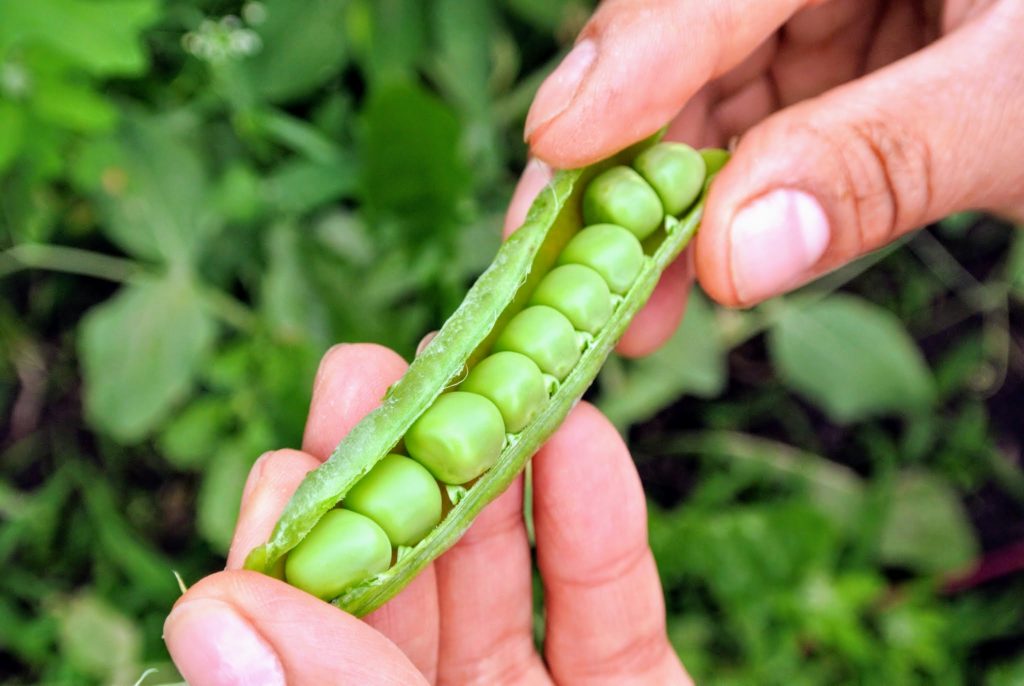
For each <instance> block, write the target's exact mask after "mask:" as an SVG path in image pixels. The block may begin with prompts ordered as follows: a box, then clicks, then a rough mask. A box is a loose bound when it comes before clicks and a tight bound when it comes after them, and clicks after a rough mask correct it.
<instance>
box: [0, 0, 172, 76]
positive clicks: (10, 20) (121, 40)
mask: <svg viewBox="0 0 1024 686" xmlns="http://www.w3.org/2000/svg"><path fill="white" fill-rule="evenodd" d="M158 16H159V4H158V3H157V2H156V0H46V1H45V2H43V1H42V0H6V1H5V2H0V54H3V53H4V52H5V51H6V50H7V49H8V48H9V47H10V46H12V45H14V44H22V45H26V44H28V45H31V44H36V45H43V46H46V47H47V48H48V49H50V50H52V51H53V52H55V53H57V54H59V55H61V56H62V57H63V58H64V59H66V60H68V61H69V62H70V63H72V64H74V65H76V66H78V67H79V68H81V69H84V70H86V71H88V72H89V73H91V74H93V75H96V76H109V75H129V74H138V73H139V72H141V71H142V70H143V69H144V68H145V66H146V64H147V56H146V52H145V50H144V49H143V43H142V40H141V33H142V30H143V29H144V28H146V27H147V26H149V25H150V24H152V23H153V22H154V21H155V20H156V19H157V17H158Z"/></svg>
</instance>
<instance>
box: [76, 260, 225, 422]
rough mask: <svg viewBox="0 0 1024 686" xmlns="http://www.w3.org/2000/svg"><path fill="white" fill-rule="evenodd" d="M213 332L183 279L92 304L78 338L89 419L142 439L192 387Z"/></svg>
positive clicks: (130, 289) (138, 286) (133, 288)
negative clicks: (98, 303) (93, 306)
mask: <svg viewBox="0 0 1024 686" xmlns="http://www.w3.org/2000/svg"><path fill="white" fill-rule="evenodd" d="M215 334H216V326H215V325H214V322H213V321H212V319H211V318H210V315H209V314H208V313H207V312H206V310H205V309H204V305H203V302H202V300H201V298H200V295H199V293H198V292H197V291H196V290H195V288H194V286H193V285H192V284H191V283H189V282H188V281H186V280H184V278H182V277H166V278H163V279H160V280H154V281H141V282H139V283H135V284H132V285H129V286H127V287H125V288H123V289H122V290H121V291H120V292H118V293H117V295H115V296H114V297H113V298H111V299H110V300H108V301H106V302H104V303H103V304H101V305H98V306H96V307H95V308H93V309H92V310H90V311H89V312H88V313H87V314H86V315H85V317H84V318H83V320H82V324H81V332H80V338H79V346H80V348H79V350H80V354H81V357H82V365H83V370H82V371H83V374H84V377H85V408H86V413H87V415H88V417H89V419H90V421H91V422H92V423H93V425H94V426H96V427H97V428H98V429H100V430H102V431H106V432H108V433H110V434H112V435H113V436H114V437H115V438H117V439H118V440H121V441H124V442H134V441H138V440H140V439H142V438H144V437H145V436H146V435H147V434H148V433H149V432H150V431H151V430H152V429H153V428H155V427H156V426H157V425H159V423H160V422H161V421H163V420H164V418H165V417H166V416H167V415H168V414H169V413H170V411H171V410H172V409H173V407H174V406H175V405H176V404H177V403H178V402H179V401H181V400H182V399H183V398H184V397H185V396H186V395H187V394H188V393H189V392H190V391H191V389H192V383H193V379H194V377H195V374H196V371H197V370H198V368H199V366H200V365H201V364H202V363H203V360H204V358H205V357H206V355H207V353H208V352H209V351H210V347H211V346H212V344H213V341H214V337H215Z"/></svg>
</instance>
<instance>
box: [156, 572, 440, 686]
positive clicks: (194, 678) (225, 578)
mask: <svg viewBox="0 0 1024 686" xmlns="http://www.w3.org/2000/svg"><path fill="white" fill-rule="evenodd" d="M164 639H165V640H166V642H167V649H168V650H169V652H170V653H171V657H172V658H173V659H174V663H175V665H177V667H178V669H179V670H180V672H181V675H182V676H183V677H184V678H185V679H186V680H187V681H188V683H189V684H191V685H192V686H226V685H227V684H265V685H266V686H277V685H280V686H284V685H285V684H286V683H288V684H338V683H346V684H348V683H351V684H396V685H397V684H402V685H403V686H404V685H405V684H424V685H425V684H426V683H427V681H426V679H425V678H424V677H423V675H422V674H421V673H419V672H418V671H416V668H415V667H413V665H412V664H411V663H410V662H409V660H408V658H406V656H405V655H404V654H403V653H402V651H401V650H399V649H398V647H397V646H395V644H393V643H391V642H390V641H388V640H387V639H386V638H385V637H384V636H382V635H381V634H379V633H377V632H376V631H374V630H373V628H372V627H370V626H369V625H368V624H366V623H365V622H362V621H360V620H358V619H356V618H355V617H353V616H351V615H349V614H347V613H345V612H342V611H341V610H339V609H338V608H336V607H333V606H331V605H328V604H327V603H325V602H323V601H321V600H318V599H316V598H314V597H313V596H311V595H307V594H306V593H303V592H302V591H300V590H298V589H297V588H293V587H291V586H288V585H287V584H285V583H284V582H281V581H278V580H277V579H272V578H270V577H268V576H263V575H262V574H257V573H256V572H245V571H227V572H220V573H218V574H214V575H212V576H208V577H206V578H205V579H203V580H202V581H200V582H199V583H197V584H196V585H195V586H193V587H192V588H190V589H189V590H188V593H186V594H185V595H184V596H182V597H181V599H180V600H178V602H177V603H176V604H175V606H174V609H173V610H172V611H171V614H170V615H169V616H168V617H167V621H166V622H165V623H164Z"/></svg>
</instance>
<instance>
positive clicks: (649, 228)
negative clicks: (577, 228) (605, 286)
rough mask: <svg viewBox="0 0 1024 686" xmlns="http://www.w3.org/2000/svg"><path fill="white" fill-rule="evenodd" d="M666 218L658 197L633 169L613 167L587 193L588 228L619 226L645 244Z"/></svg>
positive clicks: (584, 205) (586, 213) (584, 217)
mask: <svg viewBox="0 0 1024 686" xmlns="http://www.w3.org/2000/svg"><path fill="white" fill-rule="evenodd" d="M664 217H665V210H664V209H663V208H662V206H661V200H660V199H659V198H658V194H657V193H655V192H654V189H653V188H651V187H650V186H649V185H647V182H646V181H644V179H643V177H642V176H640V175H639V174H637V173H636V171H635V170H633V169H630V168H629V167H623V166H619V167H612V168H611V169H609V170H608V171H605V172H602V173H601V174H598V175H597V176H596V177H595V178H594V180H593V181H591V182H590V185H588V186H587V189H586V190H585V191H583V219H584V221H585V222H586V223H587V224H603V223H607V224H618V225H619V226H622V227H625V228H627V229H629V230H630V231H631V232H633V235H635V236H636V237H637V238H639V239H640V240H643V239H645V238H647V237H648V236H650V235H651V234H652V233H654V231H655V230H657V228H658V227H659V226H661V222H662V220H663V219H664Z"/></svg>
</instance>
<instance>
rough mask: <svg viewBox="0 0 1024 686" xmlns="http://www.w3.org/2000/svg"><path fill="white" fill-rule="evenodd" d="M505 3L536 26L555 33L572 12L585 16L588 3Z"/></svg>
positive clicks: (519, 0) (536, 0) (566, 0)
mask: <svg viewBox="0 0 1024 686" xmlns="http://www.w3.org/2000/svg"><path fill="white" fill-rule="evenodd" d="M504 4H505V5H507V6H508V8H509V9H510V10H511V11H512V12H514V13H515V14H516V15H518V16H519V17H521V18H522V19H524V20H526V21H528V22H530V23H531V24H533V25H534V26H535V27H536V28H538V29H542V30H544V31H548V32H550V33H555V32H556V31H558V30H559V29H560V28H562V27H563V25H564V24H565V22H566V21H567V20H568V19H569V18H570V17H572V16H573V15H574V14H575V15H577V16H579V15H580V14H581V13H582V15H583V16H586V14H587V13H588V10H589V9H590V8H589V3H584V2H581V0H505V2H504Z"/></svg>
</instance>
